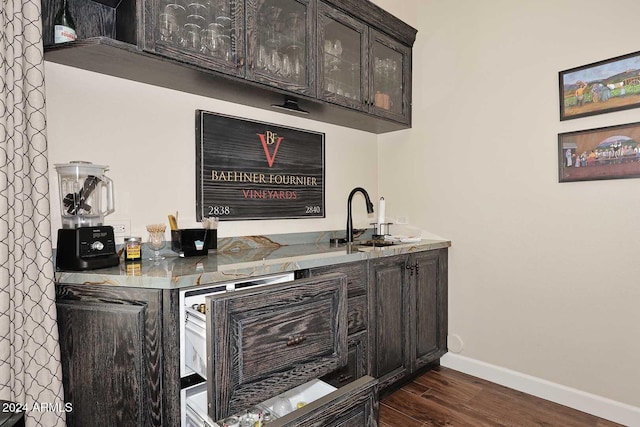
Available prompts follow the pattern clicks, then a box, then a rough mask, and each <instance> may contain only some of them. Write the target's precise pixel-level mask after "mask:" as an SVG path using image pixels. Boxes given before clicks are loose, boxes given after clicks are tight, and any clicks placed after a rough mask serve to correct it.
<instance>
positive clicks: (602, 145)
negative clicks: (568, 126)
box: [558, 122, 640, 182]
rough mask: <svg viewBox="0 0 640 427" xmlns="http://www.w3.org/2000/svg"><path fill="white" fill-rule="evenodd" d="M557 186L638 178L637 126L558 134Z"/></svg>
mask: <svg viewBox="0 0 640 427" xmlns="http://www.w3.org/2000/svg"><path fill="white" fill-rule="evenodd" d="M558 165H559V180H560V182H570V181H591V180H597V179H618V178H640V122H636V123H629V124H624V125H617V126H608V127H603V128H597V129H587V130H580V131H575V132H566V133H561V134H558Z"/></svg>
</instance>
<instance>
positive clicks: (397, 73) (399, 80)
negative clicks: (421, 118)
mask: <svg viewBox="0 0 640 427" xmlns="http://www.w3.org/2000/svg"><path fill="white" fill-rule="evenodd" d="M369 46H370V49H369V73H368V75H369V94H370V95H369V107H370V108H369V111H370V112H371V113H372V114H375V115H377V116H380V117H384V118H387V119H390V120H395V121H398V122H404V123H407V124H410V123H411V49H410V48H409V47H407V46H404V45H402V44H400V43H398V42H397V41H395V40H393V39H392V38H391V37H389V36H386V35H384V34H382V33H380V32H378V31H375V30H372V31H371V36H370V41H369Z"/></svg>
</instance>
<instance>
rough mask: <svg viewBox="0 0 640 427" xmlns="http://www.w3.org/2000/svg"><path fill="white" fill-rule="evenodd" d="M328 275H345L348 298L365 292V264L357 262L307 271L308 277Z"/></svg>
mask: <svg viewBox="0 0 640 427" xmlns="http://www.w3.org/2000/svg"><path fill="white" fill-rule="evenodd" d="M328 273H342V274H346V275H347V291H348V293H349V297H351V296H355V295H362V294H365V293H366V292H367V264H366V262H360V261H357V262H349V263H346V264H334V265H328V266H325V267H316V268H311V269H309V276H320V275H323V274H328Z"/></svg>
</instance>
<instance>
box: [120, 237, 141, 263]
mask: <svg viewBox="0 0 640 427" xmlns="http://www.w3.org/2000/svg"><path fill="white" fill-rule="evenodd" d="M124 260H125V262H134V261H138V262H139V261H140V260H142V237H126V238H125V239H124Z"/></svg>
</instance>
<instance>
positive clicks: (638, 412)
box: [440, 353, 640, 427]
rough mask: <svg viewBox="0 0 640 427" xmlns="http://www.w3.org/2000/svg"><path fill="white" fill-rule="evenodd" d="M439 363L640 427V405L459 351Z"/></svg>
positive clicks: (618, 421) (561, 403) (447, 355)
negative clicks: (578, 388)
mask: <svg viewBox="0 0 640 427" xmlns="http://www.w3.org/2000/svg"><path fill="white" fill-rule="evenodd" d="M440 364H441V365H442V366H445V367H447V368H451V369H454V370H456V371H460V372H464V373H465V374H469V375H473V376H474V377H478V378H482V379H484V380H487V381H491V382H493V383H496V384H500V385H503V386H505V387H509V388H512V389H514V390H518V391H521V392H524V393H527V394H531V395H533V396H537V397H540V398H542V399H546V400H550V401H552V402H555V403H559V404H560V405H564V406H568V407H570V408H574V409H577V410H579V411H582V412H586V413H588V414H591V415H595V416H597V417H600V418H604V419H606V420H610V421H613V422H616V423H619V424H622V425H625V426H628V427H640V408H638V407H636V406H631V405H627V404H625V403H620V402H617V401H615V400H611V399H607V398H605V397H601V396H597V395H595V394H591V393H586V392H584V391H580V390H577V389H574V388H570V387H566V386H563V385H561V384H556V383H553V382H551V381H547V380H543V379H541V378H537V377H534V376H531V375H527V374H522V373H520V372H516V371H512V370H510V369H506V368H502V367H500V366H496V365H491V364H489V363H486V362H482V361H479V360H475V359H471V358H468V357H465V356H460V355H458V354H451V353H447V354H445V355H444V356H443V357H442V358H441V359H440Z"/></svg>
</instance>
